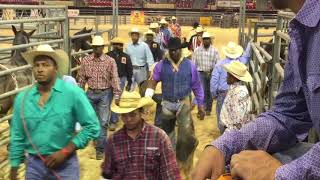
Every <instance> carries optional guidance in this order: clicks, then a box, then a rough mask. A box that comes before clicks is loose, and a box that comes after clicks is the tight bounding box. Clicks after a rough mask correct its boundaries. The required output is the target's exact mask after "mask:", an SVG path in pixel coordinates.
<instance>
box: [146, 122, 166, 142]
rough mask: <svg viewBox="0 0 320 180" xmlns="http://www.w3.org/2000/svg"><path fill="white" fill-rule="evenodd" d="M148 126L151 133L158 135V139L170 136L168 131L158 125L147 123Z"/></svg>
mask: <svg viewBox="0 0 320 180" xmlns="http://www.w3.org/2000/svg"><path fill="white" fill-rule="evenodd" d="M146 127H147V128H148V129H149V132H150V133H152V134H154V135H157V136H155V137H158V139H164V138H169V137H168V135H167V134H166V132H164V130H162V129H161V128H159V127H157V126H154V125H151V124H147V123H146Z"/></svg>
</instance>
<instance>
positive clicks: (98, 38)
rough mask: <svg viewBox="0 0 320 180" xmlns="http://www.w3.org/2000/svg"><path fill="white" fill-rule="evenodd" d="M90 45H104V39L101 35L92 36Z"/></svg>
mask: <svg viewBox="0 0 320 180" xmlns="http://www.w3.org/2000/svg"><path fill="white" fill-rule="evenodd" d="M91 45H92V46H104V45H106V44H105V43H104V39H103V37H102V36H94V37H93V39H92V43H91Z"/></svg>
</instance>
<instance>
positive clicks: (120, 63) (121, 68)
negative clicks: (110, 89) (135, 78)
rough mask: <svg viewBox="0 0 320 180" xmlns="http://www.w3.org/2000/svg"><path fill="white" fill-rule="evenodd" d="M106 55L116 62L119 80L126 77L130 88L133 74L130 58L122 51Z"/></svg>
mask: <svg viewBox="0 0 320 180" xmlns="http://www.w3.org/2000/svg"><path fill="white" fill-rule="evenodd" d="M107 55H108V56H110V57H112V58H113V59H114V60H115V61H116V63H117V68H118V74H119V78H121V77H127V81H128V85H129V86H130V85H131V83H132V74H133V72H132V71H133V69H132V63H131V59H130V56H129V55H128V54H126V53H124V52H122V51H121V52H119V51H110V52H108V53H107Z"/></svg>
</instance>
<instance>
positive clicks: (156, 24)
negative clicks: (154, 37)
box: [149, 23, 159, 29]
mask: <svg viewBox="0 0 320 180" xmlns="http://www.w3.org/2000/svg"><path fill="white" fill-rule="evenodd" d="M149 28H150V29H157V28H159V24H158V23H151V24H150V26H149Z"/></svg>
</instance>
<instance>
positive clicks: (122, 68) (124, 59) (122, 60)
mask: <svg viewBox="0 0 320 180" xmlns="http://www.w3.org/2000/svg"><path fill="white" fill-rule="evenodd" d="M111 45H112V47H113V50H112V51H110V52H108V53H107V55H108V56H110V57H112V58H113V59H114V60H115V61H116V63H117V69H118V75H119V78H120V88H121V90H122V91H123V90H124V88H125V86H126V90H127V91H130V88H131V84H132V74H133V70H132V63H131V59H130V56H129V55H128V54H126V53H124V52H123V45H124V40H122V38H120V37H115V38H113V39H112V40H111ZM126 82H128V83H127V85H126ZM117 122H118V116H117V114H116V113H113V112H111V117H110V126H109V130H110V131H114V130H115V128H116V123H117Z"/></svg>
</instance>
